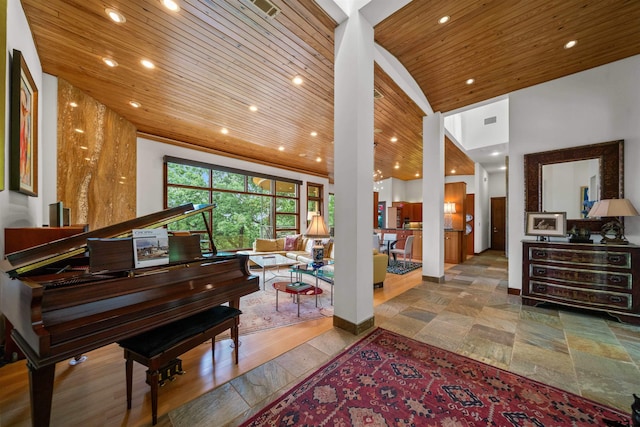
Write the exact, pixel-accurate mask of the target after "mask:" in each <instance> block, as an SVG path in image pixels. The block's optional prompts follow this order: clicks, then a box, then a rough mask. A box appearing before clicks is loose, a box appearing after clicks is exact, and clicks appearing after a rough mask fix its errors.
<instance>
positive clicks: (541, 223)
mask: <svg viewBox="0 0 640 427" xmlns="http://www.w3.org/2000/svg"><path fill="white" fill-rule="evenodd" d="M525 234H526V235H527V236H555V237H566V235H567V213H566V212H527V222H526V232H525Z"/></svg>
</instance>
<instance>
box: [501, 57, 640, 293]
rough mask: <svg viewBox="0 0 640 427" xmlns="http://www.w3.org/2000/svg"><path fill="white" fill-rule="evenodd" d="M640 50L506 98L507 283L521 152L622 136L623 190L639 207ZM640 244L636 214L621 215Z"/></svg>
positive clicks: (516, 226) (518, 221)
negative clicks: (636, 53) (507, 127)
mask: <svg viewBox="0 0 640 427" xmlns="http://www.w3.org/2000/svg"><path fill="white" fill-rule="evenodd" d="M638 76H640V55H636V56H633V57H631V58H627V59H623V60H621V61H617V62H613V63H611V64H607V65H603V66H601V67H597V68H593V69H591V70H587V71H584V72H581V73H577V74H573V75H570V76H567V77H563V78H560V79H557V80H554V81H551V82H548V83H544V84H540V85H537V86H533V87H530V88H527V89H522V90H520V91H517V92H514V93H512V94H511V95H510V97H509V100H510V102H509V106H510V112H509V114H510V123H509V127H510V132H511V134H510V142H509V172H508V173H509V201H508V203H509V207H508V209H509V213H508V216H509V241H508V245H509V259H510V260H511V262H509V287H510V288H517V289H521V288H522V263H521V262H519V260H521V259H522V244H521V240H522V239H524V238H525V235H524V211H525V209H524V180H523V177H524V168H523V159H524V157H523V156H524V154H527V153H534V152H539V151H548V150H553V149H558V148H565V147H573V146H579V145H585V144H595V143H599V142H606V141H613V140H618V139H624V145H625V153H624V156H625V167H624V183H625V186H624V194H625V197H626V198H628V199H630V200H631V202H632V203H633V204H634V206H636V208H638V207H640V168H638V167H636V163H637V161H638V159H640V120H639V119H638V118H640V102H639V100H640V85H638V81H637V80H638ZM625 234H626V236H627V238H628V239H629V241H630V242H631V243H635V244H640V217H630V218H625Z"/></svg>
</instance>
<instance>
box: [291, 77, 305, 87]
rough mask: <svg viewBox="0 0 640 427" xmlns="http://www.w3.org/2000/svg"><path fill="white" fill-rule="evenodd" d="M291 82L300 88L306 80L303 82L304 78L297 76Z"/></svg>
mask: <svg viewBox="0 0 640 427" xmlns="http://www.w3.org/2000/svg"><path fill="white" fill-rule="evenodd" d="M291 81H292V82H293V84H294V85H298V86H300V85H301V84H302V83H303V82H304V80H302V77H300V76H295V77H294V78H293V79H292V80H291Z"/></svg>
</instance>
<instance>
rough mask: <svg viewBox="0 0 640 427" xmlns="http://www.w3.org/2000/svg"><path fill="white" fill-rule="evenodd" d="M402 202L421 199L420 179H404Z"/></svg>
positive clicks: (415, 201)
mask: <svg viewBox="0 0 640 427" xmlns="http://www.w3.org/2000/svg"><path fill="white" fill-rule="evenodd" d="M404 197H405V200H403V202H409V203H418V202H421V201H422V179H412V180H411V181H404Z"/></svg>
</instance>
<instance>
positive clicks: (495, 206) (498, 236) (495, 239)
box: [491, 197, 507, 251]
mask: <svg viewBox="0 0 640 427" xmlns="http://www.w3.org/2000/svg"><path fill="white" fill-rule="evenodd" d="M506 217H507V198H506V197H492V198H491V249H494V250H497V251H504V250H505V248H506V235H507V233H506V231H507V228H506V225H507V224H506Z"/></svg>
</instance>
